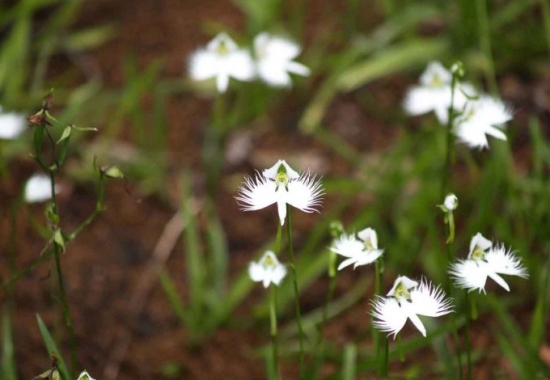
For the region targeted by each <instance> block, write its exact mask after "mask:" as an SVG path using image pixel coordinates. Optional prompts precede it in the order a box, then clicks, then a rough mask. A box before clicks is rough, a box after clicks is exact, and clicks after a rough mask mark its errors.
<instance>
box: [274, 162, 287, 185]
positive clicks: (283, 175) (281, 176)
mask: <svg viewBox="0 0 550 380" xmlns="http://www.w3.org/2000/svg"><path fill="white" fill-rule="evenodd" d="M289 182H290V178H288V174H287V172H286V168H285V167H284V165H281V166H279V168H278V169H277V175H276V176H275V183H276V184H277V190H279V187H280V186H283V187H284V188H285V190H287V191H288V183H289Z"/></svg>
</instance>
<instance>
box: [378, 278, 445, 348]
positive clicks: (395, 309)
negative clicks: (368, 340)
mask: <svg viewBox="0 0 550 380" xmlns="http://www.w3.org/2000/svg"><path fill="white" fill-rule="evenodd" d="M373 307H374V310H373V312H372V316H373V317H374V318H376V320H375V321H373V325H374V327H376V328H377V329H379V330H381V331H383V332H387V333H388V335H391V334H393V337H394V339H395V336H396V335H397V333H399V331H401V329H402V328H403V326H404V325H405V322H407V319H410V320H411V322H412V323H413V324H414V325H415V327H416V328H417V329H418V330H419V331H420V332H421V333H422V335H423V336H426V328H425V327H424V325H423V324H422V321H421V320H420V318H418V315H425V316H428V317H439V316H441V315H445V314H448V313H450V312H452V311H453V309H452V305H451V300H450V299H445V293H444V292H443V291H442V290H441V289H439V287H435V288H434V287H433V285H432V284H431V283H428V282H427V281H426V280H425V279H422V280H421V281H420V284H419V283H418V282H417V281H413V280H411V279H409V278H408V277H405V276H399V277H398V278H397V279H396V280H395V282H394V284H393V288H392V289H391V290H390V291H389V293H388V295H387V297H381V296H377V298H376V299H375V300H374V301H373Z"/></svg>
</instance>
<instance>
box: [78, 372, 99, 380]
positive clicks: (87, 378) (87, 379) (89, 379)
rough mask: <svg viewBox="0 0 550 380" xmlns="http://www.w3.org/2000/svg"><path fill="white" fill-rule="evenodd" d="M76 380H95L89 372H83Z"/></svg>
mask: <svg viewBox="0 0 550 380" xmlns="http://www.w3.org/2000/svg"><path fill="white" fill-rule="evenodd" d="M76 380H95V379H94V378H93V377H91V376H90V374H89V373H88V372H87V371H83V372H82V373H81V374H80V375H79V376H78V379H76Z"/></svg>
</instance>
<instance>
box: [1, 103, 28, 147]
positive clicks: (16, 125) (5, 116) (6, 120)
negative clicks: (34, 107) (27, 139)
mask: <svg viewBox="0 0 550 380" xmlns="http://www.w3.org/2000/svg"><path fill="white" fill-rule="evenodd" d="M26 124H27V121H26V120H25V117H24V116H23V115H20V114H17V113H15V112H9V113H2V107H1V106H0V139H5V140H13V139H16V138H17V137H18V136H19V135H20V134H21V133H22V132H23V131H24V130H25V126H26Z"/></svg>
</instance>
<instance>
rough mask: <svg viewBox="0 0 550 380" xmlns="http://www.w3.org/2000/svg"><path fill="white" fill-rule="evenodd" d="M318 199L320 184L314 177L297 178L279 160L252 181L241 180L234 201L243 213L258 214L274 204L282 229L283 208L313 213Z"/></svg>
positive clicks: (247, 178) (284, 209)
mask: <svg viewBox="0 0 550 380" xmlns="http://www.w3.org/2000/svg"><path fill="white" fill-rule="evenodd" d="M322 195H323V189H322V187H321V181H320V180H318V179H316V177H315V176H314V175H311V174H310V173H309V171H308V172H306V173H303V174H301V175H300V174H299V173H298V172H296V171H294V170H293V169H292V168H291V167H290V166H289V165H288V164H287V163H286V162H285V161H284V160H279V161H277V163H276V164H275V165H273V166H272V167H271V168H269V169H266V170H264V171H263V173H262V174H257V175H256V177H255V178H251V177H245V181H244V185H243V186H241V187H240V188H239V191H238V196H237V197H236V199H237V201H238V202H239V203H240V204H241V206H242V209H243V210H244V211H253V210H260V209H262V208H265V207H267V206H270V205H272V204H274V203H277V210H278V212H279V219H280V221H281V225H283V224H284V223H285V218H286V205H287V204H289V205H291V206H293V207H296V208H298V209H300V210H302V211H304V212H313V211H316V210H315V207H316V206H318V205H320V204H321V199H322Z"/></svg>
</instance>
